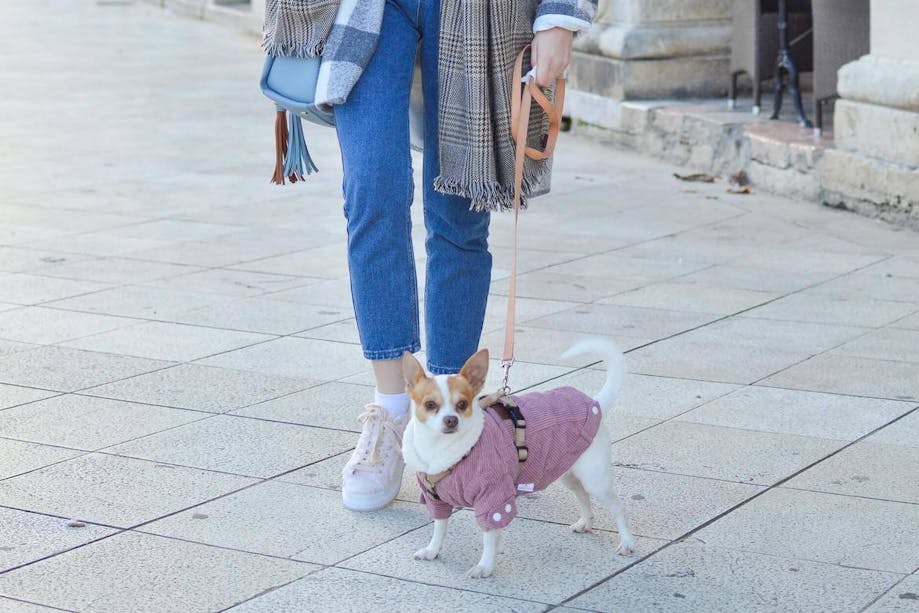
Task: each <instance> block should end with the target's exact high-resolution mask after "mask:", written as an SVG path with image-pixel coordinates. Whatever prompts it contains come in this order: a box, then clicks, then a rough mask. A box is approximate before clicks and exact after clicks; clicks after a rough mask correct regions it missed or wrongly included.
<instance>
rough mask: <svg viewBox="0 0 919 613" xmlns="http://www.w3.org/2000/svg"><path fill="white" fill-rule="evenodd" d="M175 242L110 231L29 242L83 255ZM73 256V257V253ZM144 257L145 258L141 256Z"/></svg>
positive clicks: (119, 252)
mask: <svg viewBox="0 0 919 613" xmlns="http://www.w3.org/2000/svg"><path fill="white" fill-rule="evenodd" d="M172 244H174V243H173V241H170V240H148V239H142V238H127V237H124V236H115V235H114V234H110V233H108V232H86V233H83V234H74V235H71V236H60V237H56V238H54V239H45V240H40V241H33V242H31V243H29V247H30V248H38V249H54V250H57V251H62V252H67V253H69V254H80V255H83V256H93V255H95V256H118V255H126V254H129V253H130V254H131V257H136V256H134V254H133V252H136V251H141V250H145V249H153V248H155V247H166V246H167V245H172ZM71 257H73V256H72V255H71ZM139 259H144V258H139Z"/></svg>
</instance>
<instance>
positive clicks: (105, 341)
mask: <svg viewBox="0 0 919 613" xmlns="http://www.w3.org/2000/svg"><path fill="white" fill-rule="evenodd" d="M271 338H273V336H270V335H265V334H253V333H251V332H239V331H235V330H217V329H214V328H204V327H201V326H188V325H183V324H173V323H165V322H158V321H151V322H146V323H140V324H137V325H135V326H132V327H130V328H124V329H121V330H115V331H112V332H104V333H101V334H95V335H93V336H87V337H84V338H80V339H77V340H72V341H67V342H65V343H61V345H63V346H64V347H73V348H76V349H86V350H88V351H102V352H105V353H117V354H121V355H133V356H137V357H141V358H151V359H154V360H171V361H174V362H185V361H189V360H195V359H198V358H203V357H206V356H210V355H214V354H219V353H224V352H226V351H231V350H233V349H238V348H239V347H245V346H248V345H255V344H257V343H260V342H263V341H266V340H269V339H271Z"/></svg>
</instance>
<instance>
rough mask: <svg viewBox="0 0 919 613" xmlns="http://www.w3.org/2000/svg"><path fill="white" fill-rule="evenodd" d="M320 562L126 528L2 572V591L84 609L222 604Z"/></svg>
mask: <svg viewBox="0 0 919 613" xmlns="http://www.w3.org/2000/svg"><path fill="white" fill-rule="evenodd" d="M240 568H244V569H246V571H245V572H239V569H240ZM316 568H317V567H315V566H313V565H310V564H304V563H300V562H291V561H287V560H277V559H272V558H266V557H263V556H257V555H253V554H247V553H241V552H238V551H227V550H225V549H217V548H215V547H207V546H204V545H198V544H195V543H185V542H182V541H176V540H172V539H166V538H162V537H159V536H153V535H147V534H138V533H132V532H126V533H122V534H118V535H116V536H113V537H110V538H107V539H104V540H102V541H99V542H97V543H93V544H92V545H88V546H86V547H81V548H79V549H76V550H74V551H70V552H68V553H66V554H63V555H60V556H56V557H54V558H50V559H48V560H44V561H42V562H40V563H38V564H34V565H32V566H27V567H25V568H22V569H19V570H17V571H14V572H11V573H8V574H6V575H0V593H3V594H6V595H7V596H12V597H14V598H23V599H29V600H34V601H38V602H42V603H45V604H48V605H52V606H55V607H60V608H64V609H73V610H79V611H125V610H130V611H138V612H140V611H150V612H151V613H161V612H162V611H167V610H173V609H174V608H175V607H176V606H178V603H181V605H180V606H181V608H182V610H184V611H217V610H221V609H224V608H226V607H229V606H231V605H233V604H235V603H237V602H240V601H242V600H245V599H247V598H251V597H253V596H255V595H257V594H260V593H262V592H265V591H267V590H269V589H271V588H273V587H277V586H279V585H283V584H285V583H288V582H289V581H292V580H294V579H297V578H299V577H302V576H304V575H306V574H308V573H310V572H312V571H313V570H315V569H316ZM114 577H117V581H116V580H113V578H114Z"/></svg>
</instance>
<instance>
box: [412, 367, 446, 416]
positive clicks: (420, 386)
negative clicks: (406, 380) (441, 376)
mask: <svg viewBox="0 0 919 613" xmlns="http://www.w3.org/2000/svg"><path fill="white" fill-rule="evenodd" d="M408 395H409V396H410V397H411V399H412V401H413V406H414V407H415V418H416V419H417V420H418V421H420V422H422V423H424V422H425V421H427V419H428V417H433V416H434V415H437V411H439V410H440V407H442V406H444V397H443V394H441V393H440V388H439V387H438V386H437V382H436V381H434V379H432V378H430V377H425V378H423V379H420V380H418V381H417V382H416V383H415V385H412V386H411V387H409V388H408Z"/></svg>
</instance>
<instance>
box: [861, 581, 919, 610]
mask: <svg viewBox="0 0 919 613" xmlns="http://www.w3.org/2000/svg"><path fill="white" fill-rule="evenodd" d="M917 601H919V575H911V576H909V577H907V578H905V579H903V581H901V582H900V583H898V584H897V585H895V586H894V587H892V588H891V589H890V591H888V592H887V593H886V594H884V595H883V596H882V597H881V598H879V599H878V601H877V602H875V603H874V604H873V605H871V606H870V607H868V608H867V609H865V611H866V612H867V613H893V612H901V611H902V612H904V613H905V612H908V611H915V610H916V609H917V608H919V602H917Z"/></svg>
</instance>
